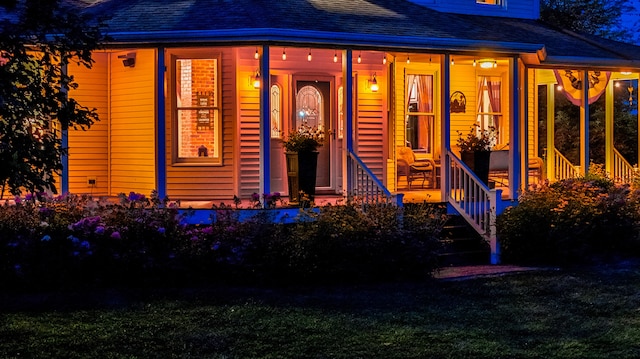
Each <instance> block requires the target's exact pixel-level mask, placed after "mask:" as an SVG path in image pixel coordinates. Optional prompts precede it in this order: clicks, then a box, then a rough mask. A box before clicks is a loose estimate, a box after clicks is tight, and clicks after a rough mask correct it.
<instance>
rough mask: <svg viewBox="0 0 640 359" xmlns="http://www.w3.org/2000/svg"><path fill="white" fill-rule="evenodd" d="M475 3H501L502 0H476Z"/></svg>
mask: <svg viewBox="0 0 640 359" xmlns="http://www.w3.org/2000/svg"><path fill="white" fill-rule="evenodd" d="M476 4H487V5H502V0H476Z"/></svg>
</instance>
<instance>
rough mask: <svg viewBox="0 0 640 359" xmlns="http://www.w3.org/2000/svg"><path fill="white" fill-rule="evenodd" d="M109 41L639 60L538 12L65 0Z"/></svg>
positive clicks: (246, 1) (399, 0)
mask: <svg viewBox="0 0 640 359" xmlns="http://www.w3.org/2000/svg"><path fill="white" fill-rule="evenodd" d="M72 1H74V2H77V1H81V2H82V3H83V7H84V9H83V11H85V12H87V13H90V14H93V15H97V16H106V18H107V20H106V24H107V26H108V32H109V34H110V36H111V37H112V39H113V43H112V45H137V46H142V45H160V44H163V45H165V46H166V45H177V44H186V43H199V44H209V43H210V44H224V43H234V44H237V43H243V42H244V43H248V44H249V43H254V44H255V43H269V44H287V45H294V44H298V45H299V46H310V45H316V46H327V47H340V46H345V47H354V48H361V49H365V48H372V49H373V48H376V49H383V50H388V51H392V50H398V51H416V50H419V51H438V50H439V51H450V52H452V53H464V52H467V53H471V52H478V51H486V52H495V53H502V54H521V55H522V54H529V55H536V56H530V57H529V59H531V58H534V60H533V61H530V63H535V62H537V61H541V62H542V63H545V64H553V65H563V64H565V65H570V64H573V65H575V64H576V63H578V64H579V63H580V61H584V62H585V65H599V66H603V67H606V66H618V67H619V66H627V67H634V68H640V47H639V46H635V45H631V44H626V43H620V42H616V41H612V40H606V39H602V38H598V37H595V36H590V35H579V34H575V33H572V32H568V31H564V30H562V29H557V28H554V27H551V26H549V25H546V24H544V23H542V22H541V21H538V20H527V19H520V18H518V19H515V18H504V17H486V16H473V15H460V14H452V13H444V12H439V11H436V10H433V9H430V8H427V7H424V6H420V5H417V4H415V3H412V2H409V1H407V0H349V1H334V0H277V1H273V0H72Z"/></svg>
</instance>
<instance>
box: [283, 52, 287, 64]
mask: <svg viewBox="0 0 640 359" xmlns="http://www.w3.org/2000/svg"><path fill="white" fill-rule="evenodd" d="M286 59H287V53H286V52H285V50H284V49H282V61H284V60H286Z"/></svg>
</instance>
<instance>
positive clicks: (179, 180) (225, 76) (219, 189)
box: [165, 48, 248, 203]
mask: <svg viewBox="0 0 640 359" xmlns="http://www.w3.org/2000/svg"><path fill="white" fill-rule="evenodd" d="M188 51H190V52H188ZM174 53H180V54H188V53H192V54H194V55H196V54H199V55H202V54H203V53H206V54H212V55H213V56H215V55H216V54H221V59H220V66H221V68H220V70H219V74H220V75H221V77H222V80H221V82H220V88H219V91H220V92H221V95H222V99H221V115H222V146H223V147H222V164H221V165H202V164H195V165H192V164H185V163H180V164H175V163H173V156H172V146H173V136H174V134H173V132H172V131H173V130H172V121H173V117H174V114H173V107H172V106H173V104H172V92H171V87H172V86H173V85H172V84H173V83H175V82H173V79H172V77H171V73H170V71H169V70H170V69H171V67H172V63H171V55H172V54H174ZM165 61H166V66H167V70H168V71H167V72H166V79H167V82H166V86H165V88H166V89H167V91H166V92H165V94H166V105H165V108H166V113H165V118H166V133H167V136H166V138H165V141H166V144H167V145H166V147H167V148H166V150H167V151H166V158H167V162H166V163H167V195H168V196H169V198H171V199H172V200H178V199H183V200H220V201H222V200H225V201H226V202H227V203H229V202H228V201H229V199H231V198H233V195H234V194H237V184H236V176H235V169H236V164H235V153H234V143H235V141H236V139H235V138H236V133H237V132H236V127H235V126H236V123H237V122H236V117H237V116H236V89H235V86H236V74H235V67H236V66H235V64H234V61H235V54H234V52H233V50H232V49H230V48H207V49H206V50H205V51H204V52H203V51H202V50H201V49H192V50H173V49H171V50H168V51H167V54H166V56H165ZM247 79H248V78H247ZM242 84H243V82H242V81H239V85H238V86H242ZM247 84H248V80H247ZM247 86H248V85H247Z"/></svg>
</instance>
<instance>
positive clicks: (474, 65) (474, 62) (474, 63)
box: [473, 59, 476, 67]
mask: <svg viewBox="0 0 640 359" xmlns="http://www.w3.org/2000/svg"><path fill="white" fill-rule="evenodd" d="M473 67H476V59H473Z"/></svg>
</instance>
